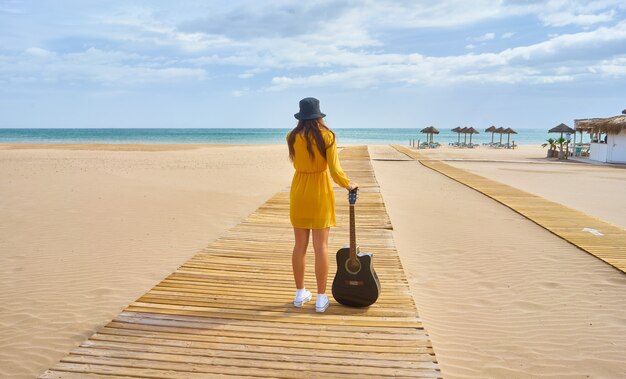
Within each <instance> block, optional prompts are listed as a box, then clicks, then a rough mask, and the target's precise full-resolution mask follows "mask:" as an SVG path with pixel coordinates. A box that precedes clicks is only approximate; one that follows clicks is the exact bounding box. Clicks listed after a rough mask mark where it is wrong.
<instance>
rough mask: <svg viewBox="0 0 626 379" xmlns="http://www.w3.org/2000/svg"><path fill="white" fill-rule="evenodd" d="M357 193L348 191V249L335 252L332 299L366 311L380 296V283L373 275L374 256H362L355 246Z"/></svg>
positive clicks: (363, 254)
mask: <svg viewBox="0 0 626 379" xmlns="http://www.w3.org/2000/svg"><path fill="white" fill-rule="evenodd" d="M356 198H357V189H354V190H352V191H349V193H348V201H349V202H350V246H349V247H343V248H341V249H339V251H337V274H336V275H335V279H334V280H333V297H334V298H335V300H337V302H338V303H340V304H343V305H347V306H350V307H367V306H370V305H372V304H374V303H375V302H376V300H377V299H378V296H379V295H380V281H379V280H378V276H377V275H376V271H374V264H373V260H372V259H373V254H372V253H361V252H360V251H359V247H358V246H357V244H356V231H355V220H354V218H355V217H354V205H355V203H356Z"/></svg>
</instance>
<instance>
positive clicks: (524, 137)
mask: <svg viewBox="0 0 626 379" xmlns="http://www.w3.org/2000/svg"><path fill="white" fill-rule="evenodd" d="M289 130H291V129H288V128H97V129H96V128H63V129H62V128H49V129H44V128H33V129H26V128H24V129H18V128H5V129H0V143H41V144H46V143H61V144H63V143H66V144H75V143H112V144H113V143H115V144H133V143H136V144H170V143H171V144H179V143H180V144H281V143H284V142H285V135H286V134H287V132H288V131H289ZM420 130H421V128H415V129H413V128H337V129H333V131H334V132H335V133H336V135H337V140H338V143H339V144H342V143H343V144H371V145H375V144H408V143H409V141H410V140H412V139H414V140H415V142H416V143H417V142H418V141H422V142H423V141H425V140H426V135H425V134H422V133H420ZM517 133H518V134H511V136H510V139H511V142H512V141H515V143H516V144H518V145H531V144H532V145H536V144H541V143H544V142H545V141H546V140H547V139H548V138H550V137H554V138H556V137H559V135H557V134H549V133H548V131H547V129H519V130H517ZM458 138H459V137H458V136H457V133H454V132H452V130H451V129H440V133H439V134H437V135H435V136H434V141H436V142H439V143H441V144H445V145H447V144H448V143H451V142H456V141H457V139H458ZM464 138H465V137H464V135H463V134H461V135H460V140H461V141H464ZM491 138H492V134H491V133H485V132H483V131H480V133H479V134H475V135H473V136H472V142H473V143H478V144H482V143H486V142H491ZM493 138H494V141H496V142H498V141H500V135H499V134H497V133H496V134H495V135H494V136H493ZM469 140H470V136H469V135H467V141H468V142H469ZM502 141H503V142H504V143H506V141H507V135H506V134H504V135H503V136H502Z"/></svg>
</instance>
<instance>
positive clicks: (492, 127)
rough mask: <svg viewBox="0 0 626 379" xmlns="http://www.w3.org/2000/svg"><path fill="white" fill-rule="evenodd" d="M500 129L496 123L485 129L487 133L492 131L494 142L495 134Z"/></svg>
mask: <svg viewBox="0 0 626 379" xmlns="http://www.w3.org/2000/svg"><path fill="white" fill-rule="evenodd" d="M496 130H498V128H496V126H495V125H491V126H490V127H488V128H487V129H485V133H491V143H493V134H494V133H495V132H496Z"/></svg>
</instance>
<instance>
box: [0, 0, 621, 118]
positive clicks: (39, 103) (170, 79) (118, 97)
mask: <svg viewBox="0 0 626 379" xmlns="http://www.w3.org/2000/svg"><path fill="white" fill-rule="evenodd" d="M309 96H312V97H316V98H318V99H319V100H320V104H321V109H322V111H323V112H324V113H326V114H327V115H328V116H327V118H326V121H327V123H328V124H329V126H330V127H331V128H333V127H334V128H353V127H374V128H380V127H383V128H423V127H425V126H430V125H434V126H436V127H438V128H443V129H445V128H453V127H456V126H473V127H477V128H484V127H488V126H490V125H496V126H503V127H511V128H514V129H516V128H518V129H523V128H551V127H553V126H556V125H558V124H559V123H561V122H564V123H566V124H568V125H570V126H573V120H574V119H577V118H588V117H608V116H613V115H616V114H619V113H621V111H622V110H623V109H624V108H626V2H625V1H623V0H615V1H614V0H598V1H593V0H592V1H578V0H572V1H566V0H548V1H534V0H517V1H516V0H508V1H507V0H500V1H492V0H473V1H466V0H456V1H452V0H441V1H423V0H398V1H392V0H388V1H373V0H363V1H351V0H337V1H334V0H333V1H313V0H311V1H307V2H302V1H274V0H267V1H239V0H230V1H227V2H226V1H221V0H220V1H184V0H180V1H175V2H174V1H164V0H161V1H158V0H156V1H115V0H110V1H84V0H57V1H19V0H0V128H63V127H69V128H149V127H153V128H231V127H236V128H291V127H293V126H294V125H295V122H296V120H295V119H294V117H293V114H294V113H296V112H297V111H298V101H299V100H300V99H301V98H304V97H309Z"/></svg>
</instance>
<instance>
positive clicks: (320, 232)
mask: <svg viewBox="0 0 626 379" xmlns="http://www.w3.org/2000/svg"><path fill="white" fill-rule="evenodd" d="M329 234H330V228H326V229H313V250H314V251H315V278H316V279H317V293H326V282H327V280H328V235H329Z"/></svg>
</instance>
